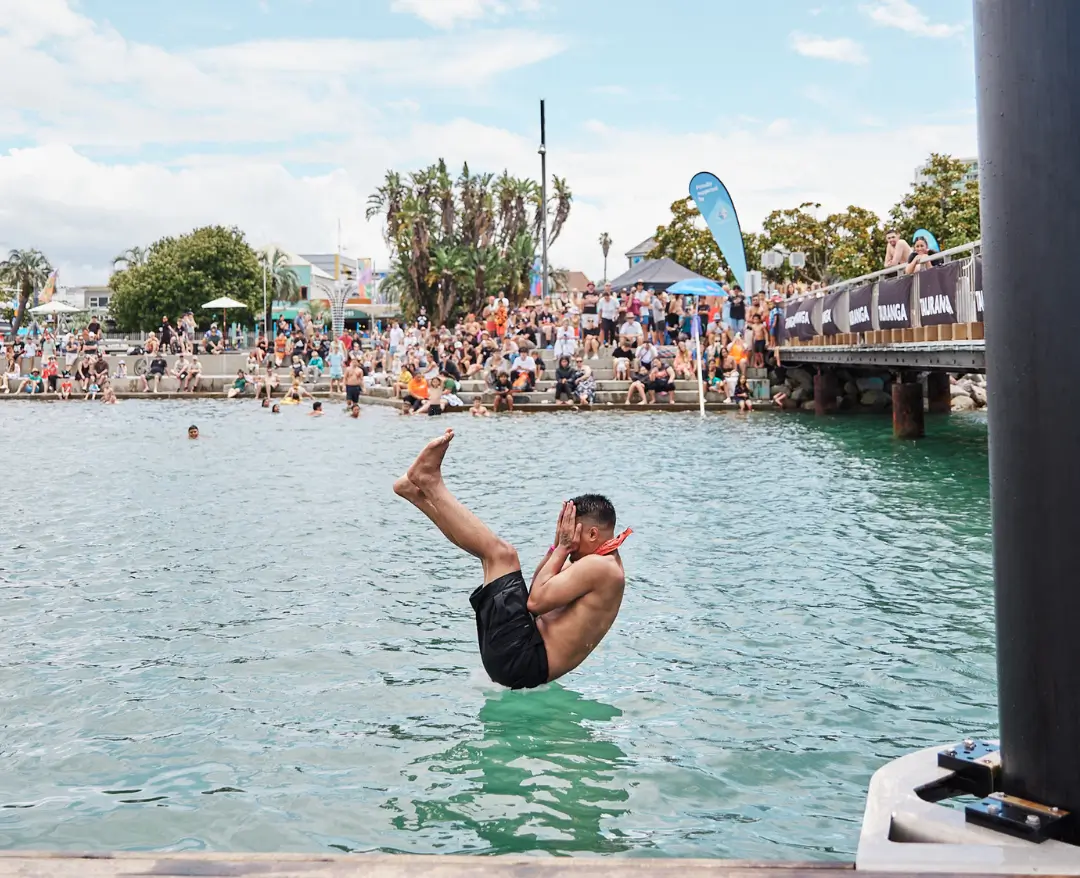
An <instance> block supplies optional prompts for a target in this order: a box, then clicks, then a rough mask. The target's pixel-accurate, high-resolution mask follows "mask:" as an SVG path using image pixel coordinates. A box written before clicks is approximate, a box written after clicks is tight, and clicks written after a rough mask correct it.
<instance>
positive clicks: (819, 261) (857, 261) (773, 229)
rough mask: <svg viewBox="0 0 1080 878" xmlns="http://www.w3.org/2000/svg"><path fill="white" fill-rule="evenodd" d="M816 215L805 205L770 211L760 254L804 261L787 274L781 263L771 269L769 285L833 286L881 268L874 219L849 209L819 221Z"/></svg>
mask: <svg viewBox="0 0 1080 878" xmlns="http://www.w3.org/2000/svg"><path fill="white" fill-rule="evenodd" d="M820 210H821V205H820V204H818V203H816V202H812V201H806V202H803V203H802V204H800V205H799V206H798V207H792V208H787V209H785V210H774V211H773V212H772V213H770V214H769V215H768V216H767V217H766V218H765V220H764V222H763V223H762V224H761V225H762V229H763V232H762V235H761V238H760V243H761V245H762V249H763V250H771V249H773V248H777V247H778V248H781V249H783V250H787V251H789V252H793V253H803V254H805V256H806V265H805V266H804V267H803V268H800V269H792V268H791V266H790V265H789V264H788V263H785V264H784V265H783V266H781V267H780V268H778V269H770V270H769V271H767V272H766V277H768V279H769V280H771V281H774V282H779V281H784V280H788V279H791V278H796V279H798V280H804V281H819V282H821V283H833V282H835V281H838V280H842V279H844V278H850V277H857V276H858V275H861V274H868V273H869V272H871V271H876V270H877V269H879V268H881V266H882V261H883V259H884V253H885V235H884V231H883V230H882V228H881V221H880V220H879V219H878V217H877V214H875V213H874V212H873V211H870V210H867V209H866V208H862V207H856V206H855V205H851V206H850V207H848V209H847V210H845V211H841V212H839V213H832V214H829V215H828V216H825V217H823V218H819V217H818V213H819V212H820Z"/></svg>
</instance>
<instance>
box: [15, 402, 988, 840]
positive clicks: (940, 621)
mask: <svg viewBox="0 0 1080 878" xmlns="http://www.w3.org/2000/svg"><path fill="white" fill-rule="evenodd" d="M0 414H2V415H3V418H2V421H0V435H2V436H3V439H4V447H5V448H6V449H7V461H8V467H7V470H6V481H7V485H6V487H7V490H8V508H9V512H8V515H7V516H6V518H5V529H4V532H3V537H2V539H0V619H2V620H3V628H4V638H3V640H2V641H0V705H2V709H3V712H2V720H0V722H2V726H3V732H2V737H0V753H2V756H3V764H4V771H3V772H0V847H2V848H6V849H40V850H92V851H104V850H129V851H149V850H154V851H199V850H212V851H313V852H324V853H334V852H338V851H358V852H359V851H388V852H407V853H474V854H495V853H535V854H540V855H574V856H597V855H605V856H637V857H642V856H645V857H650V856H664V857H673V856H685V857H718V858H720V857H727V858H739V859H744V858H745V859H796V860H798V859H803V860H805V859H849V860H850V859H851V858H852V857H853V855H854V851H855V847H856V844H857V839H858V832H859V825H860V821H861V817H862V809H863V805H864V796H865V791H866V785H867V783H868V781H869V778H870V775H871V774H872V773H873V771H874V770H875V769H876V768H878V767H880V766H881V765H882V764H884V763H885V762H886V761H887V760H889V759H891V758H894V757H896V756H899V755H901V754H903V753H905V752H909V751H911V750H913V749H917V748H920V747H925V746H930V745H933V744H939V743H946V742H950V741H953V740H956V739H957V738H959V737H962V736H964V735H968V734H973V735H976V736H980V735H991V734H995V731H996V730H995V724H996V704H995V699H996V693H995V681H994V657H993V596H992V584H991V568H990V563H991V545H990V535H989V524H990V511H989V484H988V477H987V432H986V423H985V420H984V419H982V418H980V417H977V416H973V417H964V416H953V417H949V418H932V419H929V420H928V428H927V431H928V437H927V438H926V439H925V440H923V441H920V442H917V443H913V442H899V441H897V440H894V439H893V437H892V435H891V428H890V423H889V421H888V420H887V419H883V418H879V417H874V416H852V417H847V418H845V417H836V418H829V419H821V420H815V419H814V418H813V417H809V416H807V417H803V416H783V415H772V414H768V413H755V414H754V415H751V416H749V417H747V416H740V415H734V414H724V415H719V416H710V417H708V418H707V419H706V420H704V421H701V420H699V418H698V417H697V415H696V414H692V415H666V414H655V415H654V414H621V413H603V412H600V413H595V414H588V415H575V414H570V413H563V414H555V413H553V414H550V415H523V416H515V417H500V418H491V419H486V420H474V419H469V418H465V417H461V416H454V417H444V418H442V419H441V420H440V419H436V418H403V417H400V416H399V415H397V414H396V413H395V412H393V411H392V410H389V409H378V408H371V409H365V411H364V415H363V417H362V419H361V420H360V421H352V420H349V419H347V418H345V417H344V416H343V415H341V414H340V412H339V411H337V407H336V406H333V407H331V411H330V413H329V414H328V415H327V416H326V417H324V418H322V419H313V418H308V417H307V416H306V414H305V409H301V408H293V409H288V408H286V409H285V410H284V411H283V412H282V414H281V415H278V416H272V415H270V414H269V413H268V412H266V411H264V410H261V409H259V408H257V407H256V406H255V405H254V404H253V403H251V402H246V403H236V404H229V403H225V402H220V401H192V402H183V403H179V402H177V403H171V402H156V401H148V402H137V401H129V402H124V403H121V404H120V405H118V406H115V407H107V406H103V405H89V404H87V405H83V404H75V403H71V404H66V405H63V404H36V403H16V402H13V403H11V404H8V405H4V406H3V407H2V411H0ZM191 423H195V424H198V425H199V427H200V429H201V432H202V438H201V439H200V440H199V441H197V442H191V441H189V440H188V439H187V438H186V428H187V426H188V425H189V424H191ZM446 426H453V427H454V428H455V430H456V432H457V434H458V435H457V438H456V439H455V441H454V443H453V445H452V447H451V450H450V453H449V455H448V457H447V462H446V466H445V475H446V479H447V483H448V485H449V486H450V488H451V489H452V490H453V491H454V492H455V493H456V494H457V495H458V496H459V497H460V498H461V499H462V500H463V502H465V503H466V504H467V505H468V506H470V508H472V509H474V510H475V511H476V512H477V513H478V514H479V515H480V516H481V517H482V518H483V519H484V520H485V521H487V522H488V523H489V524H491V525H492V526H493V527H494V528H495V529H496V530H497V531H499V532H500V533H501V534H502V535H504V536H505V537H507V538H508V539H509V540H510V541H512V542H513V543H514V544H515V545H516V546H517V547H518V549H519V552H520V554H521V557H522V563H523V565H525V566H526V567H527V568H528V571H529V572H531V569H532V565H535V563H536V562H537V561H538V560H539V557H540V555H541V554H542V553H543V552H544V550H545V549H546V548H547V546H548V545H549V544H550V542H551V538H552V535H553V533H554V527H555V520H556V516H557V513H558V509H559V502H560V501H561V500H563V499H565V498H567V497H569V496H572V495H573V494H575V493H580V492H582V491H585V490H596V491H601V492H604V493H607V494H608V495H609V496H610V497H611V498H612V500H613V501H614V502H615V505H616V508H617V509H618V511H619V515H620V522H619V523H620V527H622V526H631V527H633V528H634V531H635V532H634V535H633V536H632V537H631V538H630V540H629V541H628V543H627V544H626V545H625V546H624V549H623V557H624V561H625V564H626V567H627V573H628V580H627V590H626V597H625V600H624V603H623V609H622V612H621V614H620V617H619V619H618V620H617V622H616V624H615V627H614V628H613V630H612V632H611V634H610V635H609V636H608V638H607V639H606V640H605V642H604V643H603V644H602V645H601V646H600V648H599V649H598V650H597V652H596V653H595V654H594V655H593V656H592V657H591V658H590V659H589V660H588V661H587V662H586V663H585V664H584V665H583V666H582V667H581V668H580V669H578V671H576V672H575V673H573V674H571V675H569V676H568V677H566V678H565V679H564V680H562V681H561V682H560V683H558V684H554V685H551V686H547V687H544V688H542V689H539V690H536V691H533V692H504V691H502V690H500V689H499V688H498V687H496V686H494V685H493V684H492V683H490V681H488V680H487V679H486V677H485V676H484V674H483V671H482V669H481V667H480V662H479V658H478V655H477V651H476V643H475V636H476V634H475V624H474V621H473V619H472V617H471V615H470V609H469V604H468V595H469V593H470V591H471V590H472V589H473V588H474V587H475V586H476V585H477V584H478V583H479V578H480V571H479V564H478V562H476V561H475V560H474V559H472V558H469V557H467V556H465V555H464V554H463V553H461V552H460V551H458V550H457V549H455V548H454V547H453V546H451V545H449V544H448V543H445V542H444V541H443V540H442V538H441V537H440V536H439V535H438V534H437V533H435V532H434V530H433V528H432V527H431V525H430V524H429V523H428V522H427V520H426V519H425V518H423V517H422V516H421V515H420V514H419V513H418V512H417V511H416V510H414V509H413V508H412V507H411V506H409V505H408V504H406V503H405V502H404V501H401V500H399V499H398V498H396V497H394V496H393V495H392V493H391V490H390V486H391V484H392V482H393V480H394V478H395V477H396V476H397V475H399V474H400V473H401V472H402V471H403V470H404V469H405V468H406V467H407V466H408V464H409V462H410V461H411V459H412V458H413V456H414V455H415V454H416V452H417V451H418V450H419V449H420V447H421V446H422V445H423V443H424V442H425V441H426V440H428V439H430V438H432V437H433V436H434V435H436V434H437V433H438V431H440V430H441V429H443V428H445V427H446Z"/></svg>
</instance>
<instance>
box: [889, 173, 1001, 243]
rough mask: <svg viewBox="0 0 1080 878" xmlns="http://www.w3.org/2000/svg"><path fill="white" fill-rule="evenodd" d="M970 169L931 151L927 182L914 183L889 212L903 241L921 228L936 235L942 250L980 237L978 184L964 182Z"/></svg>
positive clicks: (909, 238)
mask: <svg viewBox="0 0 1080 878" xmlns="http://www.w3.org/2000/svg"><path fill="white" fill-rule="evenodd" d="M967 172H968V165H967V162H962V161H960V160H958V159H954V158H953V157H952V156H948V155H940V154H938V153H936V152H935V153H931V154H930V158H929V160H928V161H927V166H926V171H925V174H924V176H925V181H924V182H922V183H916V184H914V185H913V186H912V187H911V190H910V191H909V192H908V194H907V195H905V196H904V199H903V200H902V201H901V202H900V203H899V204H897V205H896V206H895V207H893V209H892V210H891V211H890V212H889V219H890V220H891V222H892V224H893V225H894V226H895V227H896V231H897V232H899V233H900V236H901V237H902V238H904V240H906V241H911V239H912V236H913V235H914V234H915V232H916V230H918V229H926V230H927V231H928V232H930V233H931V234H933V235H934V237H935V238H937V241H938V245H939V246H940V247H941V249H943V250H948V249H949V248H950V247H958V246H960V245H961V244H967V243H968V242H970V241H976V240H978V239H979V237H980V236H981V235H982V231H981V227H980V219H979V184H978V183H977V182H970V183H964V175H965V174H967Z"/></svg>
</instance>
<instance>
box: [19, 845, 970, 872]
mask: <svg viewBox="0 0 1080 878" xmlns="http://www.w3.org/2000/svg"><path fill="white" fill-rule="evenodd" d="M853 870H854V865H853V864H851V863H843V862H836V863H832V862H824V863H822V862H813V863H781V862H751V861H746V860H666V859H613V858H604V859H601V858H581V857H579V858H569V857H566V858H540V857H466V856H404V855H397V856H382V855H364V854H358V855H353V856H348V855H334V856H330V855H325V856H323V855H318V854H167V853H162V854H155V853H101V854H92V853H91V854H79V853H63V852H36V851H7V852H0V878H121V876H123V878H128V876H150V875H153V876H183V878H216V876H223V878H240V876H273V878H347V876H348V878H353V876H363V878H496V876H499V878H611V876H639V878H644V876H646V875H648V876H653V875H656V876H660V878H665V876H667V878H673V876H679V878H853V876H852V873H853ZM859 874H860V876H863V875H865V876H867V878H904V876H905V875H906V873H899V872H892V873H870V872H861V873H859ZM920 878H960V876H953V875H949V874H948V873H943V874H942V875H940V876H931V875H925V874H924V875H920ZM965 878H972V876H971V875H967V876H965Z"/></svg>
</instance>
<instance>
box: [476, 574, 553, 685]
mask: <svg viewBox="0 0 1080 878" xmlns="http://www.w3.org/2000/svg"><path fill="white" fill-rule="evenodd" d="M528 602H529V590H528V588H527V587H526V586H525V577H523V576H522V575H521V571H520V570H515V571H514V572H513V573H507V574H506V576H500V577H499V578H498V579H496V580H494V581H492V582H489V583H488V584H487V585H482V586H480V587H479V588H478V589H477V590H476V591H474V592H473V593H472V595H471V597H470V598H469V603H471V604H472V607H473V610H475V611H476V635H477V639H478V640H479V642H480V658H481V660H482V661H483V663H484V670H485V671H487V672H488V676H489V677H491V679H492V680H493V681H494V682H496V683H498V684H499V685H500V686H506V687H507V688H508V689H534V688H535V687H537V686H542V685H543V684H544V683H546V682H547V679H548V659H547V647H546V646H544V638H543V637H541V636H540V629H539V628H537V627H536V619H535V618H534V617H533V614H532V613H530V612H529V607H528Z"/></svg>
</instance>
